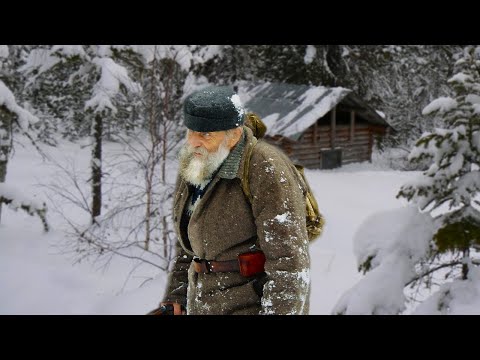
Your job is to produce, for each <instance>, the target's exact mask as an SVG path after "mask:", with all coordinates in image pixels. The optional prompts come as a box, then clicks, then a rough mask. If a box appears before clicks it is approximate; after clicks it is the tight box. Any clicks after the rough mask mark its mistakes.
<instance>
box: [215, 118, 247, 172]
mask: <svg viewBox="0 0 480 360" xmlns="http://www.w3.org/2000/svg"><path fill="white" fill-rule="evenodd" d="M252 140H253V133H252V131H251V130H250V129H249V128H248V127H246V126H244V127H243V134H242V138H241V139H240V141H239V142H238V143H237V145H235V147H234V148H233V150H232V151H231V152H230V154H229V155H228V157H227V158H226V159H225V161H224V162H223V164H222V165H221V167H220V170H219V171H218V175H217V176H218V177H220V178H223V179H234V178H236V177H238V178H240V179H241V176H242V174H243V163H244V156H243V155H244V154H245V153H246V152H245V148H246V147H248V146H252Z"/></svg>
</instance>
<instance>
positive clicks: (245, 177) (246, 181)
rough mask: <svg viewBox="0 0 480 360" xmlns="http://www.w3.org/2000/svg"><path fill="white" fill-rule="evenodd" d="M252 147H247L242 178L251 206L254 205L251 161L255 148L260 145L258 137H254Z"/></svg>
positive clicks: (243, 187)
mask: <svg viewBox="0 0 480 360" xmlns="http://www.w3.org/2000/svg"><path fill="white" fill-rule="evenodd" d="M252 143H253V144H252V145H251V146H248V147H247V152H246V154H245V161H244V164H243V176H242V181H241V182H242V189H243V192H244V193H245V196H246V197H247V199H248V201H250V204H251V203H252V200H253V198H252V193H251V192H250V183H249V176H250V160H251V159H252V154H253V150H254V148H255V146H256V145H257V143H258V140H257V138H256V137H252Z"/></svg>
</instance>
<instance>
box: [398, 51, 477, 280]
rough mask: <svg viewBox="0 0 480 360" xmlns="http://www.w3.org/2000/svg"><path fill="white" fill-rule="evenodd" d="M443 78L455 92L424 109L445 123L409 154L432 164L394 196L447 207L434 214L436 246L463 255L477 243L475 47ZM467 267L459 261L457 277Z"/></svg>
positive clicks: (464, 273)
mask: <svg viewBox="0 0 480 360" xmlns="http://www.w3.org/2000/svg"><path fill="white" fill-rule="evenodd" d="M448 83H449V84H450V86H451V87H452V88H453V92H454V94H455V96H454V97H453V98H450V97H442V98H439V99H436V100H434V101H433V102H432V103H430V104H429V105H428V106H427V107H426V108H425V109H424V110H423V114H424V115H430V114H432V115H436V116H437V117H440V118H441V119H442V122H443V123H444V124H445V125H446V127H445V128H443V129H441V128H437V129H435V131H433V132H432V133H427V134H425V135H424V136H422V138H421V139H420V140H419V141H418V142H417V145H416V147H415V148H414V150H413V151H412V153H411V154H410V160H411V161H414V162H415V161H422V160H428V161H429V162H431V165H430V167H429V169H428V170H427V171H426V172H425V173H424V176H423V178H422V180H421V181H420V182H418V183H415V184H407V185H405V186H403V187H402V189H401V191H400V193H399V195H398V196H400V197H404V198H407V199H408V200H413V201H415V202H416V203H417V204H418V206H419V207H420V209H421V210H427V211H429V212H430V213H432V214H433V213H434V212H435V210H440V211H441V210H446V211H445V212H444V211H441V213H440V214H438V215H437V216H436V221H437V222H438V223H439V226H440V228H439V230H438V232H437V233H436V234H435V236H434V239H433V240H434V242H435V248H436V250H437V251H438V252H439V253H446V252H451V253H453V254H456V253H460V254H461V255H462V257H463V258H464V259H468V258H469V256H470V250H471V249H472V247H474V246H478V245H480V211H479V210H480V201H479V200H480V199H479V198H478V195H479V193H480V171H479V169H480V47H473V46H469V47H467V48H465V50H464V52H463V55H462V56H461V57H460V58H459V59H458V60H457V61H456V63H455V75H454V76H453V77H451V78H450V79H449V80H448ZM468 271H469V263H468V261H466V260H464V262H463V263H462V279H466V278H467V276H468Z"/></svg>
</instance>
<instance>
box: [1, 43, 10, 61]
mask: <svg viewBox="0 0 480 360" xmlns="http://www.w3.org/2000/svg"><path fill="white" fill-rule="evenodd" d="M7 57H8V45H0V59H2V58H7Z"/></svg>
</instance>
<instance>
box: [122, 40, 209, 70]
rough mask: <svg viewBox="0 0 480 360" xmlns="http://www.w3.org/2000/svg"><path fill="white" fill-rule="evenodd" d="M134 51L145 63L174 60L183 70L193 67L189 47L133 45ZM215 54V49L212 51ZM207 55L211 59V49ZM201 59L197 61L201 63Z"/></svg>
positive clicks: (197, 58)
mask: <svg viewBox="0 0 480 360" xmlns="http://www.w3.org/2000/svg"><path fill="white" fill-rule="evenodd" d="M131 48H132V50H134V51H135V52H137V53H139V54H140V55H141V56H142V57H143V58H144V61H145V62H146V63H147V64H148V63H150V62H151V61H153V60H154V59H157V60H160V59H173V60H175V61H176V62H177V63H178V64H179V65H180V67H181V69H182V70H184V71H188V70H189V69H190V67H191V66H192V60H193V55H192V52H191V49H190V47H189V46H188V45H131ZM210 50H211V51H212V52H213V53H214V52H215V50H214V49H210ZM205 51H206V53H205V54H202V55H203V56H205V57H207V58H208V57H209V56H210V55H211V54H212V53H210V52H209V49H208V48H206V49H205ZM200 59H201V57H198V56H197V57H196V58H195V60H197V61H198V62H202V61H200Z"/></svg>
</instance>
